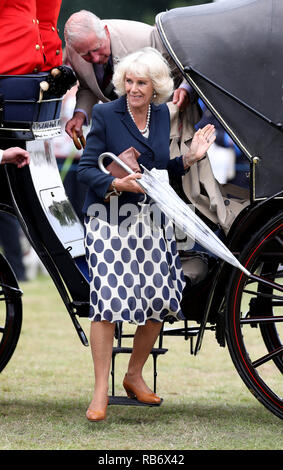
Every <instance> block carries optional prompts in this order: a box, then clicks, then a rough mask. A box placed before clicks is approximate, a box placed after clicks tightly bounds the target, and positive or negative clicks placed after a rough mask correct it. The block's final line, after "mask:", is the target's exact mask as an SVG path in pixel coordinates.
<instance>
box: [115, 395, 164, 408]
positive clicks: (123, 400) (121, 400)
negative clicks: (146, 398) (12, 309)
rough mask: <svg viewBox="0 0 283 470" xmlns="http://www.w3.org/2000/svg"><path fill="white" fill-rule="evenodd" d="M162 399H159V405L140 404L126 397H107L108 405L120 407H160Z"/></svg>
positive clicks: (134, 399)
mask: <svg viewBox="0 0 283 470" xmlns="http://www.w3.org/2000/svg"><path fill="white" fill-rule="evenodd" d="M162 402H163V399H162V398H161V402H160V403H156V404H155V403H154V404H153V403H152V404H148V403H142V402H141V401H138V400H137V399H136V398H128V397H118V396H109V405H122V406H160V405H162Z"/></svg>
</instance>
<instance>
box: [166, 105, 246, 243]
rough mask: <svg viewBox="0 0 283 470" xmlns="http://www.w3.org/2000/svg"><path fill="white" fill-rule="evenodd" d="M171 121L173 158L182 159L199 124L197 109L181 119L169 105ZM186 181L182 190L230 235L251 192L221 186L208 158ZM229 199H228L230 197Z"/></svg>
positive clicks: (192, 107) (189, 110) (173, 107)
mask: <svg viewBox="0 0 283 470" xmlns="http://www.w3.org/2000/svg"><path fill="white" fill-rule="evenodd" d="M168 107H169V111H170V120H171V135H170V138H171V146H170V156H171V158H174V157H176V156H178V155H183V154H184V153H185V152H186V151H187V149H188V146H189V144H190V141H191V139H192V138H193V134H194V127H193V125H194V124H196V123H197V122H198V121H199V115H198V109H197V106H196V105H193V106H189V107H188V108H187V110H186V113H185V114H184V115H182V117H180V113H179V109H178V107H177V106H176V105H173V103H172V102H171V103H168ZM182 178H183V184H182V185H183V190H184V192H185V194H186V196H187V198H188V199H189V201H190V202H191V203H192V204H193V205H194V206H195V207H196V208H197V209H198V210H199V211H200V212H201V213H202V214H203V215H205V216H206V217H207V218H208V219H209V220H211V221H212V222H214V223H215V224H219V225H220V226H221V227H222V229H223V230H224V232H225V233H226V234H227V233H228V231H229V229H230V228H231V225H232V223H233V221H234V220H235V218H236V217H237V215H238V214H239V213H240V212H241V211H242V210H243V209H244V207H246V206H247V205H248V204H249V192H248V191H247V190H246V189H243V188H239V187H237V186H235V185H232V184H225V185H221V184H219V183H218V181H217V180H216V179H215V177H214V176H213V172H212V168H211V165H210V162H209V159H208V158H207V157H206V158H204V159H202V160H201V161H199V162H198V163H196V164H194V165H193V166H192V167H191V168H190V171H189V172H188V173H186V175H185V176H183V177H182ZM228 195H229V197H228Z"/></svg>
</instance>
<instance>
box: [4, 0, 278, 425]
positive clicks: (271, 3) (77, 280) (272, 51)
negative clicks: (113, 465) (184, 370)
mask: <svg viewBox="0 0 283 470" xmlns="http://www.w3.org/2000/svg"><path fill="white" fill-rule="evenodd" d="M282 20H283V5H282V1H281V0H227V1H223V2H219V3H213V4H205V5H199V6H195V7H185V8H177V9H173V10H170V11H168V12H164V13H161V14H159V15H158V16H157V18H156V24H157V28H158V32H159V35H160V38H161V40H162V42H163V44H164V46H165V47H166V49H167V51H168V53H169V54H170V56H171V58H172V59H173V60H174V62H175V64H176V65H177V66H178V67H179V69H180V71H181V72H182V74H183V76H184V77H185V78H186V79H187V81H188V83H189V84H190V85H191V86H192V87H193V89H194V90H195V91H196V93H197V95H198V96H199V97H200V98H201V100H202V101H203V102H204V103H205V105H206V106H207V108H208V109H209V110H210V111H211V113H212V114H213V115H214V116H215V118H216V119H217V120H218V122H219V123H220V124H221V125H222V127H223V128H224V129H225V131H226V132H227V133H228V134H229V136H230V137H231V138H232V140H233V141H234V142H235V144H236V145H237V146H238V147H239V148H240V149H241V151H242V153H243V154H244V155H245V157H246V159H247V161H248V162H249V166H250V203H249V204H248V205H247V206H246V207H245V208H244V209H243V210H242V211H241V212H240V214H239V215H238V217H237V218H236V220H235V221H234V223H233V225H232V227H231V229H230V231H229V233H228V235H227V236H226V239H225V244H226V245H227V247H228V248H229V250H230V251H231V252H232V253H233V254H234V255H235V256H236V257H237V258H238V260H239V261H240V263H241V264H242V265H243V266H244V267H245V268H246V269H247V270H248V271H249V272H250V273H251V276H248V275H247V274H245V273H244V272H243V271H241V270H240V269H237V268H235V267H232V266H230V265H229V264H227V263H225V262H224V261H222V260H221V259H217V260H214V261H213V263H211V265H209V271H208V274H207V276H206V278H205V279H204V280H202V281H201V282H199V283H198V284H197V285H195V286H193V287H190V286H188V287H187V288H186V290H185V294H184V298H183V301H182V308H183V312H184V313H185V315H186V317H187V319H186V320H185V322H184V324H183V325H182V327H181V328H180V324H179V322H178V324H177V328H176V327H175V325H173V326H174V327H172V325H169V326H168V324H165V325H164V328H163V330H162V333H161V336H160V341H159V345H158V347H157V348H156V349H154V350H153V351H152V354H153V357H154V374H155V378H156V359H157V357H158V355H159V354H162V353H164V352H165V351H166V349H164V348H163V344H162V338H163V337H164V336H166V335H178V336H180V337H184V338H185V339H188V338H191V339H192V338H195V342H193V341H191V352H192V354H194V355H196V354H197V353H198V351H199V350H200V348H201V346H202V342H203V337H204V332H205V331H206V330H212V331H215V336H216V339H217V342H218V343H219V345H220V346H226V344H227V346H228V348H229V352H230V355H231V358H232V360H233V362H234V365H235V367H236V369H237V371H238V373H239V374H240V376H241V378H242V380H243V381H244V383H245V384H246V385H247V387H248V388H249V390H250V391H251V392H252V393H253V394H254V395H255V397H256V398H257V399H258V400H260V402H261V403H262V404H263V405H264V406H266V407H267V408H268V409H269V410H270V411H271V412H272V413H274V414H275V415H276V416H278V417H279V418H282V417H283V409H282V383H281V382H282V380H281V381H280V379H282V371H283V361H282V355H283V347H282V334H283V332H282V320H283V315H282V307H283V293H282V291H283V286H282V277H283V249H282V247H283V211H282V207H283V204H282V200H283V183H282V182H283V165H282V153H283V127H282V126H283V124H282V122H283V121H282V96H283V95H282V93H283V91H282V90H283V82H282V72H283V65H282V60H281V55H282V54H281V49H282V45H281V44H282V27H281V24H282ZM259 25H260V27H259ZM48 80H49V81H50V75H48V76H45V75H44V74H43V75H41V76H38V75H37V76H21V77H19V76H15V77H11V76H9V77H3V76H2V77H0V91H1V98H2V106H1V110H0V148H2V149H5V148H8V147H10V146H15V145H18V146H22V147H24V148H26V149H27V150H28V151H29V152H30V154H31V164H30V166H29V167H25V168H23V169H20V170H19V169H16V168H15V167H13V166H12V165H6V167H4V166H2V167H1V172H0V178H1V189H0V201H1V202H0V209H1V210H2V211H5V212H8V213H10V214H13V215H15V216H16V217H17V218H18V220H19V222H20V224H21V226H22V229H23V231H24V233H25V234H26V236H27V238H28V240H29V241H30V243H31V245H32V247H33V248H34V249H35V251H36V253H37V254H38V256H39V258H40V259H41V261H42V262H43V264H44V265H45V267H46V269H47V270H48V272H49V274H50V276H51V278H52V279H53V281H54V283H55V286H56V287H57V289H58V292H59V293H60V295H61V298H62V300H63V302H64V304H65V306H66V309H67V311H68V313H69V315H70V318H71V320H72V322H73V324H74V327H75V329H76V331H77V332H78V335H79V337H80V339H81V341H82V343H83V344H84V345H87V344H88V343H87V338H86V336H85V334H84V332H83V330H82V328H81V326H80V324H79V318H80V317H86V316H88V307H89V283H88V271H87V266H86V261H85V256H84V245H83V227H82V225H81V222H80V220H79V218H78V216H77V215H76V213H75V211H74V209H73V207H72V206H71V204H70V202H69V200H68V198H67V197H66V194H65V190H64V187H63V184H62V181H61V178H60V175H59V172H58V167H57V163H56V159H55V156H54V152H53V147H52V137H54V136H56V135H58V133H60V123H59V115H60V105H61V96H59V97H58V94H59V95H60V91H59V92H58V90H57V91H56V80H53V82H52V79H51V82H52V84H53V85H54V84H55V85H54V86H53V85H52V86H51V87H50V88H49V91H47V92H42V91H40V90H41V88H40V82H42V81H48ZM64 80H65V79H64ZM64 80H63V82H64ZM19 81H20V83H21V86H20V87H18V86H17V83H19ZM24 81H25V83H26V85H25V87H26V89H27V90H29V91H28V92H27V94H26V97H25V96H23V95H22V92H21V93H20V95H19V94H18V96H17V90H22V88H23V85H22V84H23V83H24ZM10 90H11V91H10ZM61 94H62V93H61ZM20 109H21V112H20V111H19V110H20ZM23 116H24V118H23ZM0 265H1V269H0V278H1V279H0V283H1V300H2V301H3V302H2V310H1V317H0V318H1V324H0V333H1V336H0V371H1V370H3V368H4V367H5V366H6V365H7V363H8V361H9V359H10V358H11V356H12V354H13V352H14V350H15V347H16V345H17V340H18V337H19V335H20V331H21V322H22V301H21V294H22V292H21V290H20V289H19V286H18V282H17V279H16V278H15V275H14V273H13V271H12V269H11V267H10V266H9V264H8V262H7V261H6V260H5V258H4V257H3V256H2V255H1V256H0ZM192 325H193V326H192ZM280 327H281V329H280ZM116 337H117V339H118V344H117V347H115V348H114V349H113V368H112V378H113V379H114V363H115V356H116V354H118V353H120V352H128V351H127V349H126V348H123V346H122V338H123V331H122V330H121V327H118V326H117V329H116ZM255 344H256V345H258V344H260V345H261V350H262V352H260V353H258V352H256V353H254V350H256V351H258V348H254V345H255ZM112 395H113V400H112V402H113V403H115V397H114V395H115V393H114V382H113V383H112ZM119 403H121V402H119Z"/></svg>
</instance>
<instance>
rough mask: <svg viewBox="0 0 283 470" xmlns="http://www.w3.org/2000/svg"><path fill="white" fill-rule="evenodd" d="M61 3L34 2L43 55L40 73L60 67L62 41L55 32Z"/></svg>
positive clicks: (52, 1)
mask: <svg viewBox="0 0 283 470" xmlns="http://www.w3.org/2000/svg"><path fill="white" fill-rule="evenodd" d="M61 3H62V0H36V15H37V19H38V21H39V31H40V35H41V40H42V43H43V45H44V55H45V64H44V67H43V68H42V71H47V70H50V69H52V68H53V67H58V66H59V65H62V61H63V59H62V41H61V39H60V37H59V34H58V30H57V21H58V16H59V13H60V8H61Z"/></svg>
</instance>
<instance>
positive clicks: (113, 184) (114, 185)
mask: <svg viewBox="0 0 283 470" xmlns="http://www.w3.org/2000/svg"><path fill="white" fill-rule="evenodd" d="M116 180H117V178H115V179H114V180H113V181H112V188H113V192H114V193H115V194H116V196H121V194H122V191H117V188H116Z"/></svg>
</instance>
